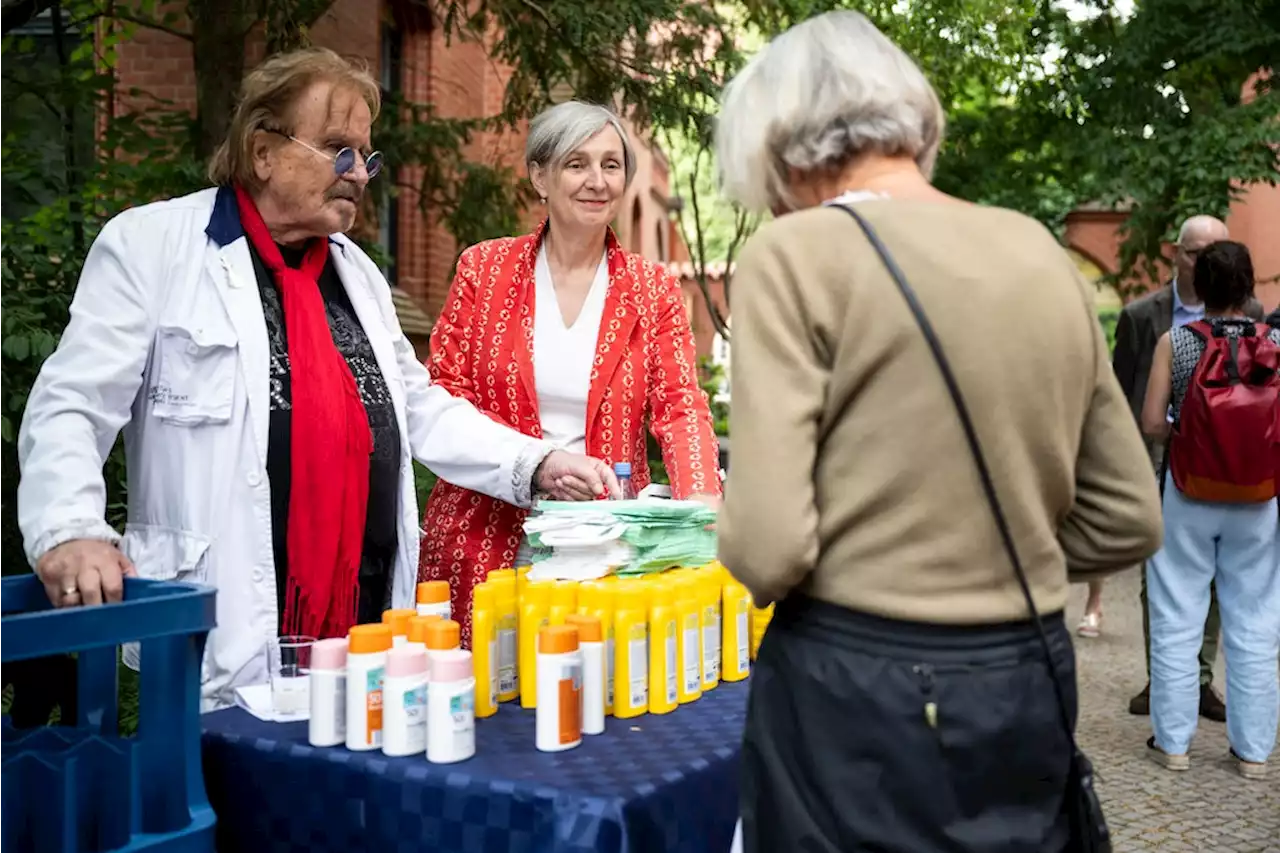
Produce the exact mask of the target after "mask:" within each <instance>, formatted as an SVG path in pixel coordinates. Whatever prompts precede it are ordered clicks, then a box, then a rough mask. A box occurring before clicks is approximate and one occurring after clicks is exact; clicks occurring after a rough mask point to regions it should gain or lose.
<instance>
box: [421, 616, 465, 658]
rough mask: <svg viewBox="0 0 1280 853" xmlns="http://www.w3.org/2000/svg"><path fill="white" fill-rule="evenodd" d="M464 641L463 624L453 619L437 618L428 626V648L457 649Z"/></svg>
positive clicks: (437, 649) (438, 649)
mask: <svg viewBox="0 0 1280 853" xmlns="http://www.w3.org/2000/svg"><path fill="white" fill-rule="evenodd" d="M461 642H462V626H461V625H459V624H458V623H457V622H454V621H453V620H452V619H437V620H436V621H434V622H432V623H431V624H430V625H428V626H427V648H429V649H433V650H436V651H442V650H444V649H456V648H457V647H458V644H459V643H461Z"/></svg>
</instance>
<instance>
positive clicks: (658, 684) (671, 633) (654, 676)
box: [649, 582, 680, 714]
mask: <svg viewBox="0 0 1280 853" xmlns="http://www.w3.org/2000/svg"><path fill="white" fill-rule="evenodd" d="M649 600H650V603H649V713H650V714H670V713H671V712H672V711H674V710H675V709H676V705H678V704H679V703H680V691H679V682H680V662H679V657H678V655H677V650H676V644H677V639H676V633H677V620H676V608H675V596H674V595H673V594H672V590H671V587H670V586H668V585H667V584H666V583H664V582H650V584H649Z"/></svg>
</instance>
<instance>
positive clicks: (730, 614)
mask: <svg viewBox="0 0 1280 853" xmlns="http://www.w3.org/2000/svg"><path fill="white" fill-rule="evenodd" d="M750 609H751V593H749V592H747V588H746V587H745V586H743V585H742V584H740V583H738V582H737V581H735V580H731V581H729V582H728V583H726V584H725V585H724V611H723V616H722V621H723V622H724V631H723V636H724V642H723V643H721V644H720V649H721V661H722V664H721V673H720V678H721V679H722V680H724V681H742V680H743V679H744V678H746V677H747V674H748V673H749V672H750V671H751V620H750V617H749V615H748V611H750Z"/></svg>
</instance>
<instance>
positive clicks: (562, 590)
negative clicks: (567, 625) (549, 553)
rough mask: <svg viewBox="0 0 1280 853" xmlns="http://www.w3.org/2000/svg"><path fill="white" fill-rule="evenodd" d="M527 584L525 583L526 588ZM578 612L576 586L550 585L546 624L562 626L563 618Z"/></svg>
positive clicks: (572, 583)
mask: <svg viewBox="0 0 1280 853" xmlns="http://www.w3.org/2000/svg"><path fill="white" fill-rule="evenodd" d="M528 585H529V582H528V581H525V586H526V587H528ZM577 611H578V584H577V583H576V582H575V581H555V582H553V583H552V585H551V605H550V607H548V608H547V624H548V625H563V624H564V620H565V617H566V616H568V615H570V614H571V613H576V612H577Z"/></svg>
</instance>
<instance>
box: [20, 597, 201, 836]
mask: <svg viewBox="0 0 1280 853" xmlns="http://www.w3.org/2000/svg"><path fill="white" fill-rule="evenodd" d="M2 593H3V594H2V596H0V599H2V600H0V609H3V617H2V618H0V659H2V660H3V661H4V662H6V663H7V662H9V661H19V660H27V659H30V658H38V657H44V656H47V655H57V654H66V653H68V652H76V653H78V665H77V678H78V682H79V683H78V685H77V686H78V697H77V704H78V706H79V707H78V712H77V713H78V718H77V719H76V720H75V726H74V727H72V726H57V727H49V728H41V729H29V730H17V729H14V728H13V727H12V726H10V725H9V724H8V721H5V723H4V725H3V726H2V727H0V744H2V745H3V749H2V756H3V757H2V759H0V766H2V768H3V769H2V773H3V778H2V779H0V792H2V793H0V806H2V809H3V813H2V815H0V817H2V818H3V820H2V822H0V846H2V848H3V853H27V851H36V853H73V851H74V852H75V853H82V851H95V853H96V851H111V853H135V851H147V853H161V852H162V851H163V853H212V851H213V849H214V816H213V810H212V809H211V808H210V807H209V801H208V798H207V797H206V796H205V790H204V778H203V775H202V772H201V767H200V663H201V659H202V657H203V655H204V644H205V639H206V638H207V637H208V635H209V630H210V629H211V628H213V626H214V621H215V620H214V616H215V610H214V597H215V592H214V590H213V589H212V588H210V587H204V586H197V585H195V584H187V583H176V582H162V581H147V580H137V579H133V578H127V579H126V580H125V585H124V600H123V601H122V602H120V603H119V604H107V605H103V606H101V607H75V608H66V609H62V610H55V609H53V608H52V607H51V605H50V604H49V600H48V598H47V597H46V596H45V592H44V587H43V586H42V585H41V583H40V581H39V580H37V579H36V578H35V577H34V576H32V575H27V576H24V577H11V578H4V579H3V582H2ZM130 642H141V644H142V672H141V681H140V684H139V690H138V705H139V707H138V733H137V736H136V737H131V738H121V737H119V736H118V734H117V720H118V708H117V704H116V703H117V697H116V659H117V654H118V648H119V646H120V645H121V644H122V643H130Z"/></svg>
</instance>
